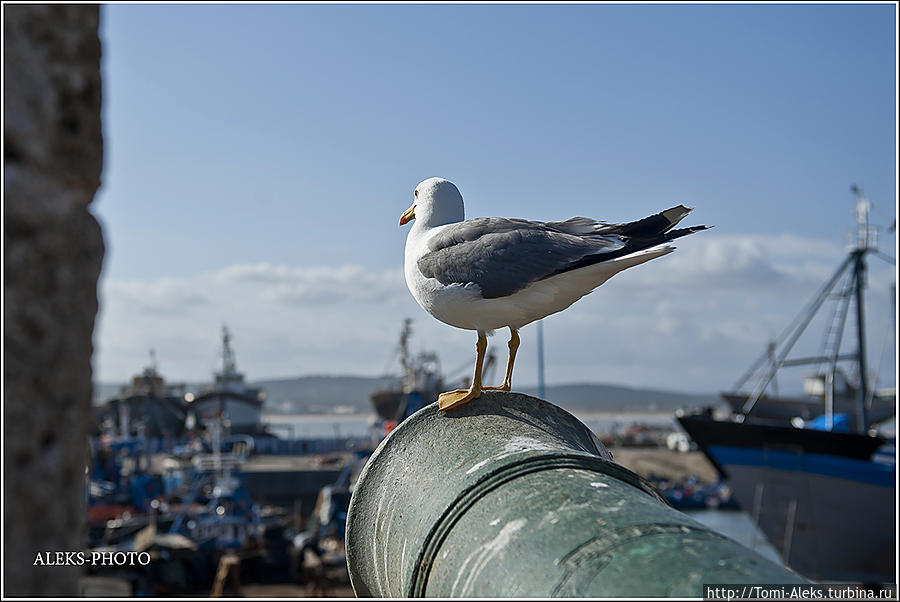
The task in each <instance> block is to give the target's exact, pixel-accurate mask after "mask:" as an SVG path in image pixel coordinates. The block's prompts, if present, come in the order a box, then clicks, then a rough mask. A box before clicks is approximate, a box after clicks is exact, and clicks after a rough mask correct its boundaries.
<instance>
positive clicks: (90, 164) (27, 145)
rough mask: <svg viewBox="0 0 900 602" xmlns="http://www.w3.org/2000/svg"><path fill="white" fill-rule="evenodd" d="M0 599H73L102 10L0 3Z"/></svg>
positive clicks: (94, 226) (85, 410)
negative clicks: (53, 557) (0, 555)
mask: <svg viewBox="0 0 900 602" xmlns="http://www.w3.org/2000/svg"><path fill="white" fill-rule="evenodd" d="M3 13H4V32H3V33H4V50H5V62H4V71H5V82H4V83H5V95H4V99H3V100H4V118H5V125H6V127H5V130H4V143H5V154H4V198H5V202H4V206H3V211H4V216H5V220H6V221H5V231H4V252H5V257H4V268H5V277H4V290H3V300H4V312H3V323H4V328H5V336H4V344H5V350H4V361H5V366H4V374H3V377H4V391H3V392H4V408H3V411H4V429H3V430H4V432H3V445H4V451H5V456H4V465H3V469H4V486H5V489H4V500H3V523H4V524H3V543H4V566H3V570H4V585H3V595H4V596H54V597H58V596H76V595H77V594H78V577H79V575H80V573H81V569H80V568H77V567H59V566H48V567H41V566H33V564H34V562H35V556H36V554H37V552H46V551H53V552H56V551H69V550H80V549H82V546H83V525H84V507H83V496H84V469H85V461H86V458H87V440H86V433H87V425H88V419H89V411H90V400H91V352H92V349H93V347H92V342H91V337H92V333H93V327H94V317H95V315H96V313H97V278H98V277H99V275H100V267H101V263H102V259H103V239H102V235H101V231H100V226H99V225H98V223H97V221H96V220H95V219H94V217H93V216H92V215H91V214H90V213H89V211H88V207H89V205H90V203H91V201H92V200H93V198H94V193H95V192H96V191H97V187H98V186H99V184H100V172H101V167H102V158H103V147H102V136H101V129H100V93H101V86H100V39H99V36H98V32H97V28H98V24H99V8H98V6H96V5H94V6H90V5H67V6H59V5H58V6H52V5H44V6H34V5H4V7H3Z"/></svg>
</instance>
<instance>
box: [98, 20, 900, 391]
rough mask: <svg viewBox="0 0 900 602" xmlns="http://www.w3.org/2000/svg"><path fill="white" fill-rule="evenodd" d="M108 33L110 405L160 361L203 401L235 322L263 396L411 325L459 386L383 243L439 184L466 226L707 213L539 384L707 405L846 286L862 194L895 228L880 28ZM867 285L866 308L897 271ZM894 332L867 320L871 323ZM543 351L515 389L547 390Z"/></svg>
mask: <svg viewBox="0 0 900 602" xmlns="http://www.w3.org/2000/svg"><path fill="white" fill-rule="evenodd" d="M101 19H102V24H101V36H102V40H103V75H104V113H103V117H104V136H105V166H104V174H103V185H102V187H101V190H100V192H99V194H98V196H97V200H96V203H95V206H94V211H95V213H96V215H97V216H98V217H99V218H100V219H101V222H102V224H103V225H104V230H105V237H106V241H107V245H108V253H107V257H106V260H105V263H104V270H103V276H102V280H101V303H102V306H101V314H100V316H99V321H98V331H97V334H96V335H95V345H96V353H95V358H94V366H95V370H96V372H97V376H98V378H99V379H100V380H102V381H117V380H124V379H126V378H128V377H129V376H130V375H131V374H132V373H134V372H137V371H139V369H140V368H141V367H142V366H143V365H144V364H145V363H146V358H147V350H148V349H149V348H151V347H153V348H155V349H156V350H157V355H158V357H159V362H160V368H161V369H162V370H163V372H164V373H165V374H166V375H167V376H169V377H170V378H173V379H188V380H203V379H205V378H208V376H209V372H210V371H211V370H212V369H213V367H214V365H215V362H216V359H215V358H216V350H217V344H218V342H217V340H218V331H219V328H220V325H221V323H222V322H227V323H228V324H229V325H230V326H231V328H232V330H233V331H234V336H235V343H236V345H237V353H238V362H239V364H240V365H241V367H242V368H243V369H244V370H245V371H246V372H247V374H248V376H249V377H250V378H265V377H279V376H293V375H298V374H311V373H340V374H367V375H375V374H378V373H379V372H380V371H381V370H382V369H383V368H384V366H385V362H386V360H387V359H388V357H389V355H390V351H391V348H392V346H393V345H394V343H395V340H396V337H397V333H398V331H399V327H400V323H401V320H402V318H403V317H405V316H407V315H408V316H409V317H412V318H413V319H414V320H415V321H416V322H415V326H416V329H417V330H416V338H415V339H414V341H415V344H416V345H420V346H421V347H422V348H434V349H437V350H438V351H439V352H440V354H441V356H442V360H443V361H444V364H445V366H448V367H456V366H457V365H460V364H464V363H465V362H466V361H467V359H470V357H471V355H472V347H473V343H474V336H473V335H472V334H471V333H468V332H464V331H457V330H455V329H453V328H451V327H449V326H445V325H443V324H440V323H438V322H436V321H435V320H434V319H433V318H431V317H430V316H428V315H427V314H426V313H425V312H424V311H423V310H421V309H420V308H418V306H417V305H415V303H414V301H413V300H412V298H411V296H410V294H409V292H408V291H407V290H406V288H405V285H404V283H403V279H402V273H401V264H402V258H403V246H404V243H405V237H406V230H400V229H398V228H397V218H398V216H399V214H400V213H401V212H402V211H403V210H404V209H406V207H408V206H409V204H410V202H411V196H412V190H413V188H414V187H415V185H416V184H417V183H418V182H419V181H421V180H423V179H425V178H427V177H431V176H442V177H446V178H448V179H451V180H453V181H454V182H455V183H456V184H457V185H458V187H459V188H460V190H461V192H462V194H463V196H464V198H465V199H466V203H467V214H468V216H469V217H474V216H480V215H498V216H515V217H525V218H530V219H546V220H551V219H565V218H568V217H571V216H574V215H586V216H590V217H594V218H598V219H604V220H607V221H627V220H631V219H636V218H640V217H643V216H645V215H648V214H650V213H654V212H656V211H659V210H661V209H664V208H666V207H668V206H671V205H673V204H677V203H685V204H687V205H690V206H693V207H695V208H696V209H695V211H694V213H693V214H692V215H691V216H690V217H689V218H688V221H689V222H690V223H707V224H714V225H715V229H714V230H712V231H709V232H704V233H702V234H698V235H695V236H692V237H690V238H689V239H685V240H684V241H683V242H681V243H680V244H679V250H678V251H677V252H676V254H674V255H672V256H669V257H667V258H664V259H660V260H658V261H656V262H652V263H651V264H647V265H646V266H642V267H640V268H637V269H636V270H635V271H634V273H633V274H632V273H628V272H626V273H625V274H623V275H621V276H618V277H617V278H616V279H613V280H612V281H610V282H609V283H607V284H605V285H604V286H603V287H601V288H600V289H598V290H597V292H595V293H593V294H592V295H589V296H588V297H586V298H585V299H583V300H582V301H580V302H578V303H577V304H576V305H574V306H573V307H571V308H570V309H568V310H566V311H565V312H563V313H561V314H558V315H556V316H553V317H551V318H548V319H547V320H546V322H545V327H546V333H545V336H546V343H547V349H546V355H547V361H548V368H547V378H548V381H549V382H572V381H595V382H615V383H619V384H627V385H635V386H641V385H646V386H659V387H665V388H671V389H676V390H695V391H714V390H717V389H719V388H722V387H725V386H727V385H729V384H730V383H732V382H733V381H734V380H736V379H737V378H738V376H740V373H741V372H742V371H743V370H744V368H745V367H746V365H747V364H748V363H749V362H750V361H752V359H753V358H754V357H755V356H756V354H757V353H758V352H760V351H761V349H762V345H763V344H764V342H765V339H766V338H767V337H770V336H773V335H774V334H777V332H779V331H780V330H781V328H783V327H784V326H786V325H787V323H788V322H789V321H790V319H791V318H792V317H793V315H794V314H795V313H796V312H797V311H798V310H799V308H800V306H801V305H802V304H803V303H804V302H805V301H806V300H807V299H808V298H809V296H811V295H812V293H813V292H814V291H815V290H816V288H817V287H818V284H819V283H820V281H821V280H823V279H824V278H825V277H827V276H828V274H829V272H830V271H831V270H832V269H834V268H835V267H836V266H837V264H838V262H839V261H840V259H841V256H842V254H843V253H844V252H845V249H844V242H845V236H846V232H847V230H848V229H850V228H851V227H852V226H853V196H852V195H851V194H850V192H849V186H850V184H851V183H854V182H856V183H861V184H863V185H864V187H865V191H866V196H867V197H868V198H869V199H870V200H871V201H872V203H873V205H874V211H873V214H872V220H873V222H875V223H878V224H881V225H884V226H886V225H888V224H889V223H890V222H891V221H892V220H893V219H894V218H895V215H896V199H895V196H896V169H895V163H896V149H897V141H896V119H895V110H896V64H895V59H894V57H895V48H896V8H895V5H893V4H882V5H862V6H860V5H846V6H841V5H818V6H814V5H799V6H790V5H735V6H727V5H631V6H629V5H566V6H555V5H513V6H509V5H416V6H405V5H345V6H339V5H268V6H232V5H201V6H191V5H105V6H103V8H102V16H101ZM895 246H896V238H895V235H893V234H891V233H888V232H884V231H882V232H881V238H880V247H881V248H882V249H883V250H885V251H886V252H888V253H889V254H890V255H894V253H895V251H894V249H895ZM654 264H658V265H654ZM872 267H873V270H872V282H871V285H872V287H873V288H872V291H871V292H872V295H871V297H872V299H873V303H876V302H877V299H878V298H879V297H878V296H879V294H881V295H883V296H884V297H885V298H886V297H887V294H888V293H887V290H888V286H889V285H890V283H891V282H892V278H893V276H892V274H893V269H892V268H888V267H881V266H878V267H876V265H875V264H874V263H873V266H872ZM638 270H641V273H638ZM360 284H364V285H365V286H364V288H360V287H359V285H360ZM886 308H887V305H884V306H882V307H880V308H879V307H877V306H876V307H873V308H872V311H873V320H874V321H875V323H877V324H881V325H883V326H884V327H886V325H889V324H890V321H889V318H887V317H886V316H887V313H888V311H889V310H888V309H886ZM879 312H881V313H879ZM879 315H880V316H881V317H878V316H879ZM879 320H880V321H879ZM531 328H533V327H527V328H526V329H525V330H524V331H523V345H524V346H523V349H522V351H523V353H522V359H521V360H520V365H519V366H518V368H517V371H516V376H517V380H518V382H520V383H521V384H532V383H534V382H535V381H536V376H535V370H534V365H533V364H534V360H533V354H534V352H535V349H534V341H533V339H534V337H533V336H532V335H533V333H531V332H529V329H531ZM891 328H892V327H891ZM529 339H531V340H529ZM492 341H493V342H500V341H498V340H497V339H493V340H492ZM598 341H599V342H600V343H601V344H598ZM890 344H892V343H889V345H890ZM873 345H876V346H878V348H877V349H875V350H874V351H873V353H875V354H876V355H877V354H878V352H879V350H880V349H881V343H880V342H879V343H877V344H876V343H873ZM498 349H499V350H501V353H500V354H501V355H502V352H503V350H505V345H502V344H501V345H500V346H498ZM886 365H887V364H886ZM888 379H889V380H890V376H888Z"/></svg>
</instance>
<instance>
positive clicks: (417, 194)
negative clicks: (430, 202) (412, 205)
mask: <svg viewBox="0 0 900 602" xmlns="http://www.w3.org/2000/svg"><path fill="white" fill-rule="evenodd" d="M413 196H414V197H416V198H419V189H418V188H416V189H415V190H414V191H413Z"/></svg>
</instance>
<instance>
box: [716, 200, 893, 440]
mask: <svg viewBox="0 0 900 602" xmlns="http://www.w3.org/2000/svg"><path fill="white" fill-rule="evenodd" d="M851 191H852V192H853V193H854V194H855V195H856V222H857V227H856V232H855V236H854V241H853V242H852V244H851V249H850V251H849V253H848V255H847V256H846V258H845V259H844V260H843V262H842V263H841V265H840V267H839V268H838V269H837V271H836V272H835V273H834V274H833V275H832V277H831V278H830V279H829V280H828V281H827V282H826V283H825V285H824V286H823V287H822V288H821V289H820V290H819V291H818V293H816V295H815V297H813V299H812V300H811V301H810V302H809V303H808V304H807V306H806V307H805V308H804V309H803V310H802V311H801V312H800V314H798V315H797V316H796V317H795V318H794V320H793V321H792V322H791V324H790V326H788V328H787V329H786V330H784V331H783V332H782V333H781V335H779V336H778V337H777V338H776V339H775V341H774V342H772V343H770V344H769V346H768V347H767V349H766V351H765V352H764V353H763V354H762V355H761V356H759V358H758V359H757V360H756V362H754V364H753V365H752V366H751V367H750V369H749V370H748V371H747V372H746V373H745V374H744V375H743V376H742V377H741V378H740V379H739V380H738V382H737V383H736V384H735V386H734V388H733V390H734V391H738V390H740V389H741V387H743V386H744V385H745V384H747V383H748V382H749V381H750V380H751V379H752V378H753V377H754V376H757V381H756V384H755V386H754V387H753V388H752V390H751V392H750V394H749V395H747V397H746V400H745V401H744V403H743V406H742V407H741V408H740V411H739V413H738V415H737V420H738V421H739V422H740V421H743V420H745V419H746V418H747V417H748V416H749V415H750V414H751V413H752V412H753V410H754V408H755V407H756V405H757V403H758V402H759V400H760V399H761V398H762V397H763V395H764V394H765V392H766V390H767V389H768V388H769V386H770V385H773V384H774V383H775V376H776V374H777V372H778V371H779V370H780V369H781V368H785V367H789V366H802V365H817V366H819V372H818V374H817V375H816V376H815V377H813V378H811V379H807V381H806V383H805V384H806V390H807V393H810V394H818V395H822V396H823V397H824V402H825V421H826V428H828V429H829V430H831V429H832V428H833V426H834V400H835V390H836V387H835V381H836V380H837V379H836V378H835V376H836V375H840V374H841V372H840V371H839V370H838V363H839V362H843V361H849V362H852V364H851V365H852V366H853V369H854V371H855V373H856V381H857V386H856V391H855V395H856V398H857V402H856V417H855V418H856V428H857V430H858V431H860V432H863V433H864V432H866V431H867V430H868V427H869V424H870V416H868V409H869V407H870V406H871V402H872V396H873V394H874V387H873V386H872V385H871V384H870V383H869V382H868V381H869V379H868V364H867V362H868V358H867V354H866V335H865V332H866V322H865V296H864V290H865V286H866V256H867V255H869V254H871V255H874V256H876V257H879V258H880V259H882V260H884V261H886V262H888V263H890V264H892V265H893V264H895V260H894V258H892V257H890V256H888V255H885V254H884V253H881V252H880V251H879V250H878V249H877V246H876V245H877V238H876V234H877V231H876V229H875V227H873V226H872V225H871V224H870V223H869V211H870V209H871V203H870V202H869V200H868V199H867V198H866V197H865V195H864V194H863V190H862V188H861V187H859V186H856V185H855V184H854V185H853V186H851ZM829 299H834V300H836V301H837V305H836V306H835V308H834V311H833V313H832V315H831V319H830V320H829V322H828V325H827V327H826V330H825V335H824V341H823V345H822V353H821V354H820V355H818V356H815V357H803V358H790V359H789V358H788V355H789V354H790V352H791V350H792V349H793V348H794V345H795V344H796V343H797V340H798V339H799V338H800V336H801V335H802V334H803V332H804V331H805V330H806V327H807V326H809V324H810V322H811V321H812V319H813V318H814V317H815V315H816V314H817V312H818V311H819V310H820V309H821V307H822V306H823V304H824V303H825V301H826V300H829ZM851 302H853V303H852V305H853V306H855V312H853V315H852V318H855V323H856V350H855V351H852V352H849V353H848V352H844V353H842V352H841V348H842V342H843V339H844V331H845V326H846V324H847V321H848V318H850V317H851V311H850V308H851ZM846 384H849V383H846ZM776 395H777V394H776Z"/></svg>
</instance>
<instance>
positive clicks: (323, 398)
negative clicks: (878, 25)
mask: <svg viewBox="0 0 900 602" xmlns="http://www.w3.org/2000/svg"><path fill="white" fill-rule="evenodd" d="M381 382H382V381H381V379H378V378H373V377H365V376H301V377H297V378H284V379H273V380H257V381H252V382H250V383H249V384H250V385H251V386H254V387H260V388H262V389H264V390H265V391H266V406H265V409H266V411H267V412H272V413H284V414H295V413H296V414H299V413H306V412H315V413H321V412H330V411H333V410H334V408H336V407H338V406H345V407H347V408H354V409H355V410H356V411H358V412H370V411H371V409H372V407H371V405H370V404H369V395H370V394H371V393H372V392H373V391H374V390H375V389H376V388H377V387H378V386H379V384H380V383H381ZM121 386H122V385H121V384H110V383H100V384H99V385H97V386H96V387H95V391H94V403H102V402H104V401H106V400H107V399H109V398H110V397H113V396H114V395H116V394H117V393H118V392H119V389H120V388H121ZM201 386H202V385H199V384H188V385H187V390H188V391H193V392H196V391H197V390H198V389H199V388H200V387H201ZM518 390H519V391H521V392H522V393H527V394H528V395H537V389H536V388H535V387H525V388H523V389H518ZM545 397H546V399H547V400H548V401H552V402H553V403H555V404H557V405H559V406H561V407H563V408H565V409H567V410H570V411H580V412H591V411H593V412H670V411H674V410H676V409H678V408H680V407H687V406H701V405H716V404H719V403H720V402H721V400H720V398H719V396H718V395H716V394H712V393H698V394H689V393H674V392H671V391H659V390H655V389H639V388H633V387H622V386H616V385H603V384H594V383H581V384H566V385H551V386H548V387H547V391H546V394H545Z"/></svg>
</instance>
